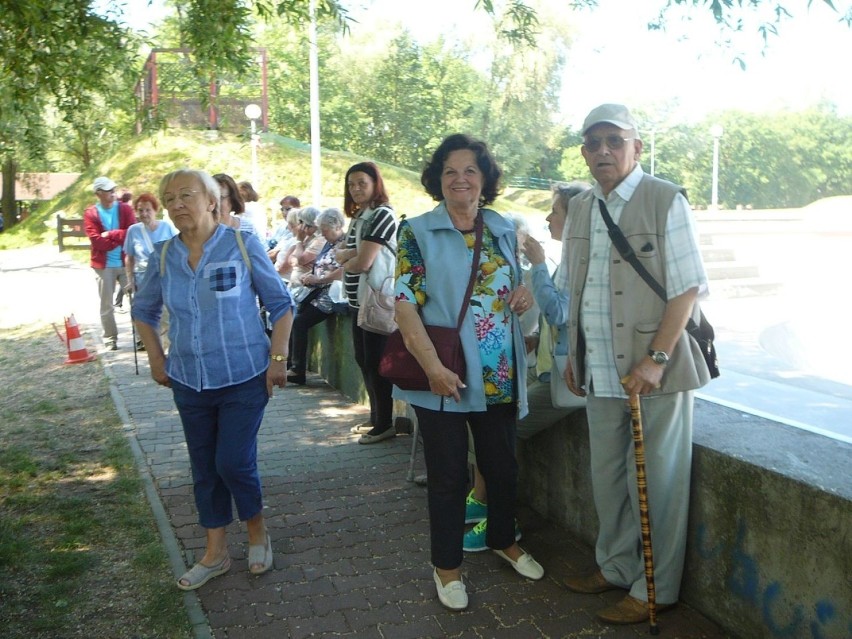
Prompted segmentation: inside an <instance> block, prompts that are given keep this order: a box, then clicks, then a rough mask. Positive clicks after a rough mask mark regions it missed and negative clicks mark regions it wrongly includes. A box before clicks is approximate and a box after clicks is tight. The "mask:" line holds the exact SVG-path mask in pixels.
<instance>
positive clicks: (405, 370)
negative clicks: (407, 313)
mask: <svg viewBox="0 0 852 639" xmlns="http://www.w3.org/2000/svg"><path fill="white" fill-rule="evenodd" d="M474 229H475V230H476V242H475V244H474V247H473V262H472V263H471V267H470V279H469V280H468V283H467V291H466V292H465V294H464V302H463V303H462V307H461V310H460V311H459V317H458V321H457V322H456V325H455V326H454V327H448V326H433V325H431V324H425V325H424V327H425V328H426V333H427V334H428V335H429V339H430V340H431V341H432V344H433V345H434V346H435V351H436V352H437V353H438V359H440V360H441V363H442V364H443V365H444V366H446V367H447V368H448V369H450V370H451V371H453V372H454V373H455V374H456V375H458V376H459V379H464V378H465V374H466V372H467V364H466V363H465V359H464V353H463V352H462V346H461V337H460V336H459V334H460V331H461V326H462V322H463V321H464V316H465V313H467V307H468V305H469V304H470V296H471V293H473V284H474V282H475V281H476V274H477V272H478V271H479V254H480V251H481V249H482V213H481V212H480V213H479V214H477V216H476V222H475V223H474ZM379 374H380V375H381V376H382V377H385V378H387V379H388V380H390V381H391V383H393V384H394V385H395V386H398V387H399V388H401V389H402V390H417V391H427V390H430V386H429V378H428V377H426V373H425V372H424V370H423V369H422V368H421V367H420V363H419V362H418V361H417V359H416V358H415V357H414V355H412V354H411V352H410V351H409V350H408V349H407V348H406V347H405V342H404V341H403V339H402V333H400V332H399V329H397V330H395V331H394V332H393V333H391V334H390V335H389V336H388V339H387V343H386V344H385V351H384V353H383V354H382V358H381V360H380V361H379Z"/></svg>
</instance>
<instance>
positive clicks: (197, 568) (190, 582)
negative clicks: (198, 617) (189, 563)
mask: <svg viewBox="0 0 852 639" xmlns="http://www.w3.org/2000/svg"><path fill="white" fill-rule="evenodd" d="M230 569H231V558H230V557H225V558H224V559H223V560H222V561H220V562H219V563H218V564H216V565H215V566H205V565H204V564H202V563H201V562H200V561H199V562H198V563H197V564H195V565H194V566H193V567H192V568H190V569H189V570H187V571H186V572H185V573H184V574H183V576H182V577H181V578H180V579H178V580H177V587H178V588H180V589H181V590H195V589H196V588H201V586H203V585H204V584H206V583H207V582H208V581H210V580H211V579H213V577H218V576H219V575H224V574H225V573H226V572H228V571H229V570H230ZM181 581H186V582H187V583H186V584H182V583H181Z"/></svg>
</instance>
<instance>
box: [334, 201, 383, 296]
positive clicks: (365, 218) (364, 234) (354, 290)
mask: <svg viewBox="0 0 852 639" xmlns="http://www.w3.org/2000/svg"><path fill="white" fill-rule="evenodd" d="M359 228H360V229H361V241H362V242H376V243H378V244H382V245H385V246H387V245H388V244H389V243H390V242H391V240H393V239H394V238H395V237H396V219H395V218H394V216H393V209H392V208H391V207H390V206H388V205H387V204H382V205H381V206H379V208H377V209H375V211H374V210H373V209H364V210H363V211H361V212H360V213H359V214H358V217H355V218H353V219H352V223H351V224H350V225H349V231H348V232H347V233H346V248H347V249H354V248H357V242H356V240H355V233H356V232H357V229H359ZM360 279H361V274H360V273H349V272H347V273H346V274H345V275H344V277H343V285H344V290H345V292H346V298H347V299H348V300H349V306H351V307H352V308H358V282H359V281H360Z"/></svg>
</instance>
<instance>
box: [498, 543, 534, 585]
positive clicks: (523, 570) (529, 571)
mask: <svg viewBox="0 0 852 639" xmlns="http://www.w3.org/2000/svg"><path fill="white" fill-rule="evenodd" d="M494 552H495V553H496V554H497V556H498V557H502V558H503V559H505V560H506V561H508V562H509V565H510V566H512V568H514V569H515V572H517V573H518V574H519V575H521V576H522V577H526V578H527V579H533V580H534V581H538V580H539V579H541V578H542V577H544V568H542V567H541V564H540V563H538V562H537V561H536V560H535V559H533V557H532V555H531V554H529V553H528V552H524V554H523V555H521V556H520V557H518V561H513V560H512V559H509V556H508V555H507V554H506V553H504V552H503V551H502V550H495V551H494Z"/></svg>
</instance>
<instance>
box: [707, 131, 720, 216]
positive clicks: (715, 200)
mask: <svg viewBox="0 0 852 639" xmlns="http://www.w3.org/2000/svg"><path fill="white" fill-rule="evenodd" d="M710 135H712V136H713V187H712V191H711V194H710V206H711V208H713V209H714V210H718V209H719V138H721V137H722V127H721V126H720V125H718V124H714V125H713V126H712V127H710Z"/></svg>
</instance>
